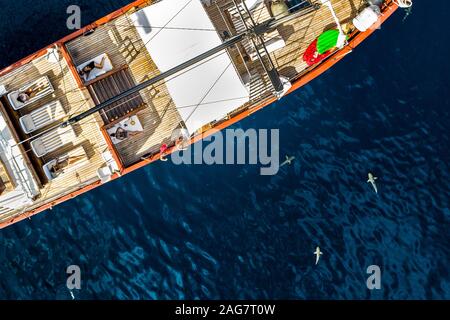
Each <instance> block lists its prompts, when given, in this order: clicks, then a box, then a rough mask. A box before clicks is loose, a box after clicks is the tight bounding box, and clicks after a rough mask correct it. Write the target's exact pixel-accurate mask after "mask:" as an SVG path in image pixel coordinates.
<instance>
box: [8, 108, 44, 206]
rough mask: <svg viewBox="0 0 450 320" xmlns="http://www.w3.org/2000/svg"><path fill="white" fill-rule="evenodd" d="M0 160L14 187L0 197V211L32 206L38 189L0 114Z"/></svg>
mask: <svg viewBox="0 0 450 320" xmlns="http://www.w3.org/2000/svg"><path fill="white" fill-rule="evenodd" d="M0 158H1V161H2V163H3V165H4V166H5V170H7V171H8V175H9V176H10V177H11V180H12V181H11V182H12V183H13V185H14V186H15V189H14V190H12V191H9V192H4V193H3V194H1V195H0V210H1V209H11V210H18V209H21V208H23V207H25V206H28V205H30V204H32V203H33V199H34V198H35V196H37V195H38V194H39V187H38V184H37V183H36V180H35V179H34V176H33V173H32V172H31V170H30V169H29V167H28V165H27V163H26V161H25V158H24V156H23V155H22V152H21V150H20V148H19V146H18V145H17V141H16V140H15V139H14V136H13V134H12V132H11V131H10V129H9V127H8V125H7V123H6V121H5V118H4V117H3V115H2V114H0Z"/></svg>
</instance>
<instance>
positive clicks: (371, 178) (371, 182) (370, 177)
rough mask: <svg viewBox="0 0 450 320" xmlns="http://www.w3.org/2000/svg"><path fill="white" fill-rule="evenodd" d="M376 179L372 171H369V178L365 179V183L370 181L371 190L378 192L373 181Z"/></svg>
mask: <svg viewBox="0 0 450 320" xmlns="http://www.w3.org/2000/svg"><path fill="white" fill-rule="evenodd" d="M377 179H378V178H377V177H375V176H374V175H373V174H372V173H370V172H369V180H367V183H370V184H371V185H372V187H373V190H375V193H378V188H377V185H376V183H375V180H377Z"/></svg>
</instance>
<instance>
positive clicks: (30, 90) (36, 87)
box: [17, 84, 45, 103]
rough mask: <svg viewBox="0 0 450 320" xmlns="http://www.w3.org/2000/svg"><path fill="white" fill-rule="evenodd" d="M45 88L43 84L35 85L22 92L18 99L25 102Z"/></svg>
mask: <svg viewBox="0 0 450 320" xmlns="http://www.w3.org/2000/svg"><path fill="white" fill-rule="evenodd" d="M44 89H45V86H43V85H42V84H41V85H34V86H32V87H30V88H28V89H27V90H25V91H23V92H20V93H19V95H18V96H17V101H19V102H21V103H25V102H27V101H28V100H30V99H32V98H34V97H35V96H36V95H37V94H38V93H39V92H41V91H42V90H44Z"/></svg>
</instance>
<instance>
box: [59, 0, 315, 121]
mask: <svg viewBox="0 0 450 320" xmlns="http://www.w3.org/2000/svg"><path fill="white" fill-rule="evenodd" d="M233 1H234V0H233ZM244 5H245V4H244ZM245 8H246V7H245ZM319 8H320V5H319V4H315V5H310V6H309V7H307V8H305V9H303V10H301V11H298V12H295V13H292V14H290V15H288V16H285V17H282V18H279V19H276V18H271V19H269V20H267V21H264V22H262V23H260V24H255V25H253V26H251V27H249V28H248V29H247V30H246V31H244V32H242V33H240V34H238V35H235V36H233V37H232V38H230V39H228V40H226V41H225V42H223V43H222V44H221V45H219V46H217V47H215V48H212V49H210V50H208V51H206V52H205V53H203V54H201V55H199V56H197V57H194V58H192V59H190V60H188V61H186V62H184V63H182V64H180V65H178V66H175V67H174V68H172V69H169V70H167V71H165V72H163V73H161V74H159V75H157V76H155V77H153V78H151V79H149V80H146V81H144V82H142V83H140V84H138V85H136V86H134V87H133V88H131V89H128V90H127V91H124V92H122V93H121V94H119V95H117V96H115V97H113V98H111V99H109V100H106V101H105V102H102V103H100V104H98V105H96V106H95V107H93V108H91V109H89V110H87V111H85V112H83V113H80V114H78V115H76V116H73V117H70V118H69V119H68V120H66V121H64V122H63V123H62V124H61V125H60V127H63V128H64V127H67V126H69V125H72V124H74V123H77V122H79V121H81V120H83V119H85V118H87V117H89V116H90V115H92V114H94V113H96V112H99V111H101V110H103V109H104V108H106V107H108V106H109V105H111V104H113V103H115V102H118V101H119V100H121V99H123V98H126V97H128V96H129V95H132V94H134V93H137V92H139V91H141V90H143V89H145V88H147V87H149V86H152V85H154V84H155V83H157V82H159V81H162V80H164V79H166V78H168V77H170V76H173V75H175V74H177V73H178V72H181V71H183V70H185V69H187V68H189V67H192V66H194V65H195V64H197V63H200V62H202V61H204V60H206V59H207V58H209V57H212V56H214V55H215V54H217V53H219V52H221V51H222V50H226V49H228V48H230V47H232V46H234V45H236V44H237V43H239V42H240V41H242V40H243V39H244V38H246V37H250V38H251V39H252V40H253V37H260V39H261V41H262V45H263V48H264V50H265V51H266V55H267V56H268V57H269V59H270V55H269V54H268V53H267V49H266V48H265V46H264V41H263V40H262V37H261V36H262V35H263V34H265V33H267V32H270V31H272V30H273V29H275V28H276V27H278V26H279V25H282V24H283V23H285V22H287V21H290V20H293V19H296V18H298V17H301V16H304V15H307V14H309V13H311V12H313V11H315V10H318V9H319ZM238 10H239V8H238ZM247 10H248V8H247ZM253 41H254V40H253ZM256 49H257V48H256ZM256 51H257V52H258V50H256ZM258 57H259V58H260V59H261V58H262V57H261V55H260V54H259V52H258ZM262 63H263V65H264V62H263V61H262ZM264 68H265V69H266V72H267V73H268V76H269V79H270V80H271V82H272V84H273V85H274V88H275V90H276V91H281V90H282V89H283V87H282V84H281V81H280V78H279V76H278V71H277V70H276V68H275V67H274V66H273V64H272V66H271V67H269V68H267V67H266V66H265V67H264ZM280 85H281V88H280Z"/></svg>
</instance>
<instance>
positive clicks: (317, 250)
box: [314, 247, 323, 265]
mask: <svg viewBox="0 0 450 320" xmlns="http://www.w3.org/2000/svg"><path fill="white" fill-rule="evenodd" d="M314 254H315V255H316V265H317V264H318V263H319V259H320V256H321V255H323V252H322V251H320V248H319V247H317V248H316V251H315V252H314Z"/></svg>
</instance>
